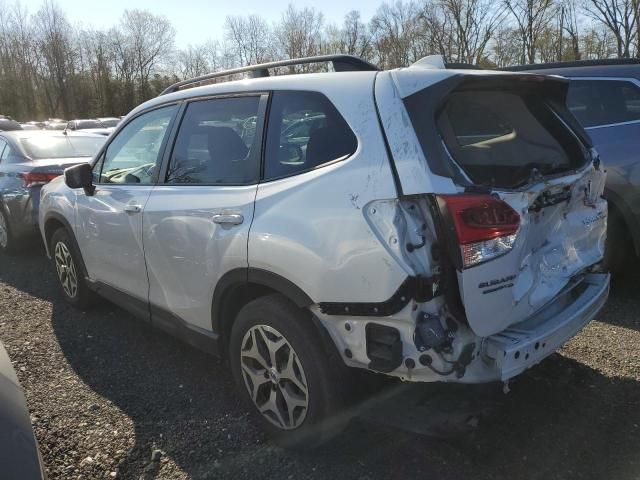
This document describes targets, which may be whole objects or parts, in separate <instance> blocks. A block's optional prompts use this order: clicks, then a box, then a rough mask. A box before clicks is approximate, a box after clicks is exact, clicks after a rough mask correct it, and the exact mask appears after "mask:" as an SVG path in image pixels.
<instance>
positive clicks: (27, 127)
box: [20, 123, 41, 130]
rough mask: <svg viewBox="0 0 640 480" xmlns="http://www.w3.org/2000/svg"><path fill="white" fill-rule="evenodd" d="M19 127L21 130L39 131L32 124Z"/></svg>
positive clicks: (22, 124)
mask: <svg viewBox="0 0 640 480" xmlns="http://www.w3.org/2000/svg"><path fill="white" fill-rule="evenodd" d="M20 127H21V128H22V130H41V128H39V127H38V126H37V125H34V124H32V123H21V124H20Z"/></svg>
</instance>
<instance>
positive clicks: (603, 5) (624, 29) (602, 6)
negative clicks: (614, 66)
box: [584, 0, 639, 58]
mask: <svg viewBox="0 0 640 480" xmlns="http://www.w3.org/2000/svg"><path fill="white" fill-rule="evenodd" d="M584 12H585V14H586V15H587V16H589V17H591V18H592V19H594V20H595V21H597V22H600V23H602V24H603V25H604V26H606V27H607V28H608V29H609V30H610V31H611V33H612V34H613V36H614V37H615V39H616V48H617V54H618V57H620V58H629V57H630V56H631V53H632V48H633V45H634V42H635V41H636V37H637V36H638V21H639V19H638V15H639V14H638V4H637V0H586V1H585V4H584Z"/></svg>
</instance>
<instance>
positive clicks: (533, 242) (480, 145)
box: [392, 69, 607, 336]
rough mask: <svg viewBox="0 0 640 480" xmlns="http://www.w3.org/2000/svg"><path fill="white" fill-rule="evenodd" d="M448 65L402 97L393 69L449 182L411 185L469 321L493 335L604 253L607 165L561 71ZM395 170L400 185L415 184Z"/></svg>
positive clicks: (437, 170)
mask: <svg viewBox="0 0 640 480" xmlns="http://www.w3.org/2000/svg"><path fill="white" fill-rule="evenodd" d="M408 70H411V69H408ZM433 73H435V72H425V77H428V76H429V74H431V75H433ZM447 73H450V75H449V76H448V77H446V78H445V79H444V80H440V81H438V82H435V83H434V84H433V85H430V86H427V87H426V88H416V85H418V83H419V82H415V74H414V75H413V80H414V82H413V83H412V84H411V85H412V88H413V89H414V90H415V91H413V92H411V93H410V94H408V95H407V94H406V93H407V92H406V90H407V88H406V85H405V88H404V90H405V91H404V93H405V95H404V96H403V95H402V92H403V88H402V79H401V78H400V81H398V77H400V75H398V77H397V78H396V79H395V80H396V86H397V87H398V91H399V92H400V93H401V96H402V97H403V104H404V107H405V108H406V112H407V114H408V116H409V118H410V121H411V125H412V126H413V130H414V133H415V139H416V141H417V142H418V143H419V144H420V147H421V151H422V153H423V156H422V161H424V162H426V168H427V169H428V170H429V171H430V174H431V176H433V177H435V178H438V177H439V176H442V177H444V178H447V179H450V180H451V182H450V186H449V187H448V188H447V186H446V182H439V183H438V182H433V185H436V188H432V189H431V191H429V189H427V188H425V189H424V190H423V191H422V192H416V191H412V192H409V193H411V194H417V193H426V194H430V197H431V199H432V201H433V203H434V204H435V206H436V207H435V208H434V212H435V214H436V216H438V217H439V222H438V223H439V225H440V226H441V231H440V235H441V236H443V237H444V238H443V239H442V243H443V244H444V251H445V253H446V258H447V259H448V261H449V262H450V264H451V265H452V267H453V269H452V271H455V275H456V277H457V283H458V287H459V294H460V300H461V302H462V305H463V306H464V310H465V314H466V317H467V320H468V322H469V325H470V326H471V328H472V329H473V330H474V332H475V333H476V334H478V335H480V336H488V335H492V334H494V333H497V332H500V331H502V330H504V329H505V328H506V327H508V326H509V325H513V324H517V323H519V322H521V321H524V320H526V319H527V318H529V317H530V316H531V315H533V313H535V312H536V311H538V310H540V309H541V308H542V307H544V306H545V305H547V304H549V303H550V302H552V301H553V300H554V298H556V297H557V296H558V295H559V294H560V293H561V292H562V291H563V290H564V289H565V288H566V287H567V286H568V285H569V284H572V285H573V284H575V282H579V281H580V278H581V275H583V274H584V272H585V271H586V270H587V269H588V268H589V267H591V266H593V265H594V264H596V263H598V262H599V261H600V260H601V259H602V255H603V250H604V237H605V230H606V216H607V206H606V202H605V201H604V200H603V199H602V192H603V189H604V181H605V174H604V173H603V171H602V169H601V168H600V166H599V160H598V159H597V156H596V154H595V151H594V150H593V149H592V148H591V144H590V140H589V139H588V137H587V136H586V134H585V133H584V131H583V130H582V129H581V128H580V127H579V126H578V124H577V122H576V121H575V118H573V116H572V115H571V114H570V113H569V112H568V111H567V109H566V108H565V99H566V93H567V85H568V84H567V82H566V81H564V80H563V79H559V78H552V77H542V76H535V75H521V74H520V75H513V74H509V75H500V74H498V75H496V74H489V73H485V74H482V73H477V72H474V73H473V74H466V73H461V72H458V73H455V72H447ZM392 151H393V148H392ZM398 175H399V180H398V183H399V184H400V188H402V187H403V185H407V186H408V187H409V188H413V189H414V190H415V188H416V187H415V182H414V180H413V179H412V178H407V177H406V174H404V173H403V171H402V169H399V170H398ZM403 176H404V178H403ZM438 185H442V188H440V189H439V188H437V186H438ZM404 193H405V194H406V193H407V192H404Z"/></svg>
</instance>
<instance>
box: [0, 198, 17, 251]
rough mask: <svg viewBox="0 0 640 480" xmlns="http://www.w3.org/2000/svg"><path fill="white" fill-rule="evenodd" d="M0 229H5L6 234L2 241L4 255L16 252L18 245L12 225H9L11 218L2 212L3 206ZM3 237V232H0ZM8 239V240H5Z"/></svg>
mask: <svg viewBox="0 0 640 480" xmlns="http://www.w3.org/2000/svg"><path fill="white" fill-rule="evenodd" d="M0 217H1V218H0V222H2V223H1V224H0V227H3V230H4V232H5V236H4V237H3V238H2V240H3V241H0V252H2V253H10V252H14V251H16V249H17V244H16V240H15V237H14V236H13V233H12V232H11V225H9V218H8V217H7V215H6V214H5V213H4V211H3V210H2V205H0ZM0 235H2V232H0ZM5 238H6V240H5Z"/></svg>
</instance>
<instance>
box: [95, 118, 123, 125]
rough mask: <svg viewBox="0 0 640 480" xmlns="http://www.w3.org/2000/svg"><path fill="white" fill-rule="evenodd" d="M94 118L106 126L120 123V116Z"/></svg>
mask: <svg viewBox="0 0 640 480" xmlns="http://www.w3.org/2000/svg"><path fill="white" fill-rule="evenodd" d="M96 120H98V121H99V122H100V123H101V124H102V126H103V127H106V128H113V127H117V126H118V124H119V123H120V118H118V117H98V118H96Z"/></svg>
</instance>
